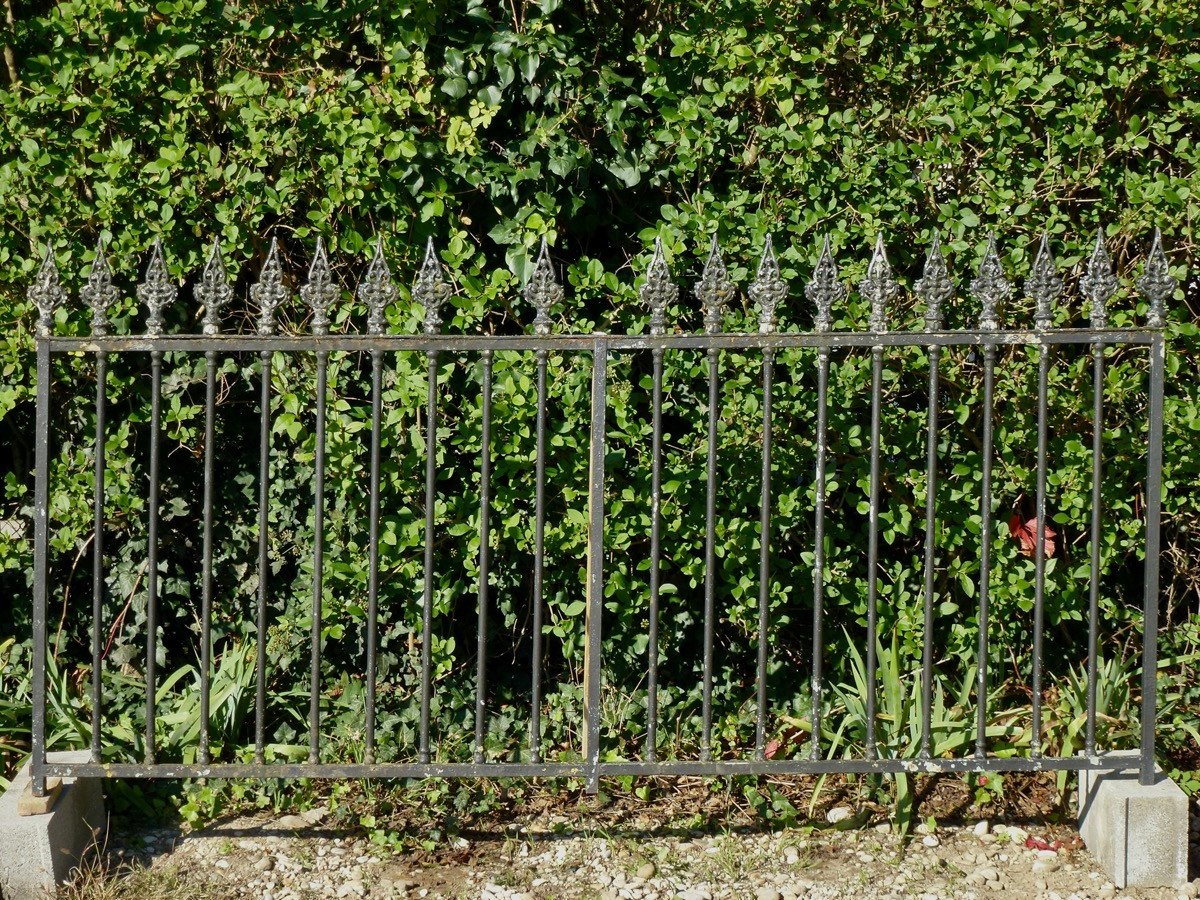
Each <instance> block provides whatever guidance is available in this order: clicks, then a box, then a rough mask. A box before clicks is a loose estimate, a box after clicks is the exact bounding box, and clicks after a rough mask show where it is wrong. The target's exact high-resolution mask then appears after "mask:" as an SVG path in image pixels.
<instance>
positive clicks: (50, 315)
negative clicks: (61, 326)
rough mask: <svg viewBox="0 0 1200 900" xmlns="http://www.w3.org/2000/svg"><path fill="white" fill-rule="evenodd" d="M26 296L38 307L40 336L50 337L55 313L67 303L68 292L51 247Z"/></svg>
mask: <svg viewBox="0 0 1200 900" xmlns="http://www.w3.org/2000/svg"><path fill="white" fill-rule="evenodd" d="M25 295H26V296H27V297H28V298H29V300H30V301H31V302H32V303H33V305H34V306H36V307H37V311H38V321H37V332H38V335H39V336H41V337H49V335H50V333H51V332H52V331H53V330H54V312H55V310H57V309H58V308H59V307H60V306H62V305H63V304H64V303H66V301H67V292H66V291H65V290H63V286H62V279H61V278H60V277H59V274H58V266H57V265H56V264H55V262H54V251H53V250H52V249H51V248H50V247H49V246H47V247H46V257H45V259H43V260H42V265H41V267H40V268H39V269H38V273H37V277H36V278H34V280H33V284H31V285H30V286H29V289H28V290H27V291H26V292H25Z"/></svg>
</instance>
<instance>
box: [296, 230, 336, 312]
mask: <svg viewBox="0 0 1200 900" xmlns="http://www.w3.org/2000/svg"><path fill="white" fill-rule="evenodd" d="M300 299H301V300H303V301H304V302H305V303H306V304H307V305H308V307H309V308H310V309H311V310H312V311H313V317H312V332H313V334H328V333H329V307H330V306H331V305H332V304H333V301H334V300H336V299H337V287H336V286H335V285H334V283H333V273H332V272H331V271H330V269H329V257H328V256H327V255H326V253H325V240H324V239H323V238H317V252H316V253H314V254H313V261H312V265H310V266H309V267H308V281H307V282H306V283H305V284H304V285H303V287H301V288H300Z"/></svg>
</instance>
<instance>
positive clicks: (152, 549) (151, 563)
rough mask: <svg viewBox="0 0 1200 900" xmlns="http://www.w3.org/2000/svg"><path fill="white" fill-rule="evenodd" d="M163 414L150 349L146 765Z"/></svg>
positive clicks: (157, 354)
mask: <svg viewBox="0 0 1200 900" xmlns="http://www.w3.org/2000/svg"><path fill="white" fill-rule="evenodd" d="M161 416H162V351H161V350H154V351H152V352H151V353H150V497H149V500H148V502H147V506H148V507H149V517H150V519H149V525H148V527H147V541H148V549H147V563H146V568H147V572H146V765H148V766H152V765H154V762H155V746H154V744H155V741H154V723H155V700H156V698H155V693H156V692H157V666H158V661H157V657H158V456H159V451H158V443H159V437H158V432H159V422H160V419H161Z"/></svg>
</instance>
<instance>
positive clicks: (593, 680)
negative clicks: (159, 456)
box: [583, 333, 608, 794]
mask: <svg viewBox="0 0 1200 900" xmlns="http://www.w3.org/2000/svg"><path fill="white" fill-rule="evenodd" d="M593 340H594V342H593V344H592V433H591V444H590V448H589V456H590V459H589V461H588V560H587V612H586V618H585V620H584V630H585V632H586V635H587V643H586V645H585V650H584V658H583V669H584V688H583V715H584V719H585V720H586V724H585V731H584V744H583V756H584V760H585V765H586V766H587V769H588V781H587V790H588V792H589V793H593V794H594V793H596V792H597V791H599V789H600V668H601V665H602V660H601V657H600V650H601V642H600V641H601V624H602V622H601V617H602V614H603V611H604V454H605V449H606V447H607V435H606V433H605V427H606V426H605V414H606V411H607V410H606V407H607V404H608V337H607V335H604V334H602V333H597V334H596V335H595V337H594V339H593Z"/></svg>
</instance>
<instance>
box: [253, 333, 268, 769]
mask: <svg viewBox="0 0 1200 900" xmlns="http://www.w3.org/2000/svg"><path fill="white" fill-rule="evenodd" d="M258 358H259V361H260V368H261V381H262V385H261V393H260V399H259V430H258V608H257V610H256V614H257V615H256V622H255V634H254V644H255V654H254V655H255V658H254V761H255V762H256V763H258V764H259V765H261V764H262V763H263V762H265V753H264V743H265V731H266V712H267V581H268V569H267V566H268V565H269V561H268V559H267V537H268V531H267V529H268V517H267V502H268V499H269V494H270V481H269V479H270V477H271V473H270V464H271V353H270V351H269V350H264V351H262V352H261V353H259V355H258Z"/></svg>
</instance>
